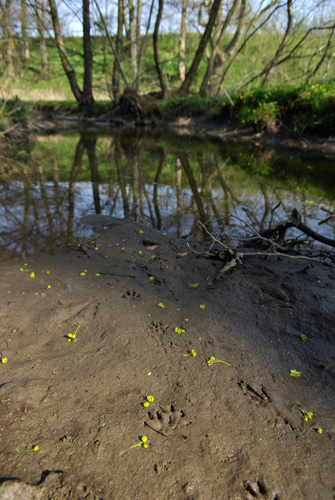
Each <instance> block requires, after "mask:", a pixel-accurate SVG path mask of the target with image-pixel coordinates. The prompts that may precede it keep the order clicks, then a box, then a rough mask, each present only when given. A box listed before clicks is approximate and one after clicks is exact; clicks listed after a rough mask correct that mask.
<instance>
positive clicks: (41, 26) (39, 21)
mask: <svg viewBox="0 0 335 500" xmlns="http://www.w3.org/2000/svg"><path fill="white" fill-rule="evenodd" d="M35 13H36V27H37V31H38V36H39V47H40V55H41V65H42V75H47V74H48V71H49V70H48V56H47V46H46V43H45V35H44V33H45V23H44V8H43V6H42V3H41V1H40V0H35Z"/></svg>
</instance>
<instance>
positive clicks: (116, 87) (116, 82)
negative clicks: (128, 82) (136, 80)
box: [112, 0, 124, 104]
mask: <svg viewBox="0 0 335 500" xmlns="http://www.w3.org/2000/svg"><path fill="white" fill-rule="evenodd" d="M123 15H124V4H123V0H118V13H117V34H116V42H115V50H116V53H117V54H118V57H119V60H120V61H121V56H122V28H123ZM112 91H113V98H114V102H115V103H116V104H118V102H119V100H120V95H121V92H120V70H119V66H118V63H117V60H116V58H115V59H114V66H113V78H112Z"/></svg>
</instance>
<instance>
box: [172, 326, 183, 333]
mask: <svg viewBox="0 0 335 500" xmlns="http://www.w3.org/2000/svg"><path fill="white" fill-rule="evenodd" d="M174 331H175V332H176V333H178V335H180V334H181V333H185V330H184V328H179V327H178V326H176V328H175V329H174Z"/></svg>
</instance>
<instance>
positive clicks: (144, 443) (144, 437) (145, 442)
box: [130, 436, 148, 448]
mask: <svg viewBox="0 0 335 500" xmlns="http://www.w3.org/2000/svg"><path fill="white" fill-rule="evenodd" d="M147 441H148V438H147V436H142V437H141V442H140V443H137V444H134V445H133V446H131V447H130V448H135V447H136V446H141V447H142V448H148V445H147Z"/></svg>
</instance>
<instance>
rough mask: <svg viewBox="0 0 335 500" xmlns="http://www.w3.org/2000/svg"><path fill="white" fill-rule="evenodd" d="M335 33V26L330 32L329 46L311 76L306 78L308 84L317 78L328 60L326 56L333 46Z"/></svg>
mask: <svg viewBox="0 0 335 500" xmlns="http://www.w3.org/2000/svg"><path fill="white" fill-rule="evenodd" d="M334 33H335V27H334V26H333V28H332V30H331V32H330V35H329V37H328V41H327V44H326V46H325V48H324V51H323V53H322V55H321V57H320V59H319V61H318V62H317V64H316V66H315V68H314V69H313V70H312V72H311V73H310V74H309V76H308V77H307V78H306V83H310V82H311V81H312V80H313V78H314V77H315V75H316V73H317V72H318V71H319V69H320V68H321V66H322V64H323V62H324V61H325V59H326V56H327V53H328V51H329V48H330V46H331V43H332V40H333V37H334Z"/></svg>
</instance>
